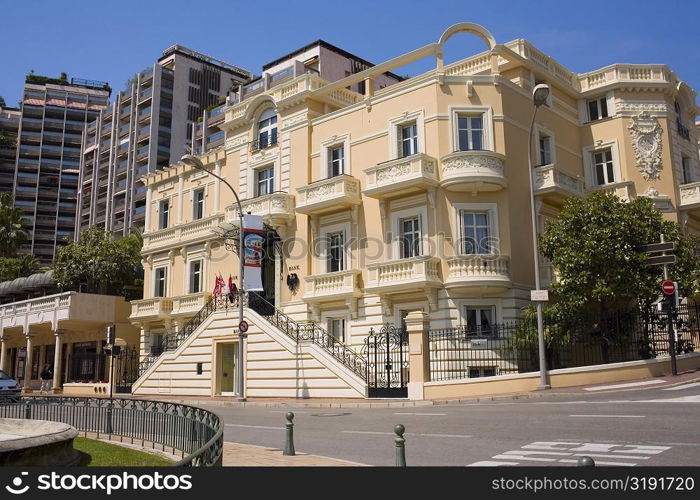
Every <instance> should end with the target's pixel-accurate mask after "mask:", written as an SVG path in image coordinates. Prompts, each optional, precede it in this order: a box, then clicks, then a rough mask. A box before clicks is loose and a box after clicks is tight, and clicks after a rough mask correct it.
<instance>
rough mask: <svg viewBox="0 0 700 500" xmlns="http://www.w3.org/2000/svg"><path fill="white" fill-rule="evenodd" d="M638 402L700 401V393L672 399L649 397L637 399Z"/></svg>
mask: <svg viewBox="0 0 700 500" xmlns="http://www.w3.org/2000/svg"><path fill="white" fill-rule="evenodd" d="M635 402H636V403H700V394H698V395H697V396H683V397H680V398H670V399H649V400H646V401H635Z"/></svg>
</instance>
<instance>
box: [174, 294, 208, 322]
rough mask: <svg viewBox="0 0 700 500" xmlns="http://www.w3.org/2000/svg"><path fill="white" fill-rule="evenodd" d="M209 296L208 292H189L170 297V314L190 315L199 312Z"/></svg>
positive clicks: (175, 315)
mask: <svg viewBox="0 0 700 500" xmlns="http://www.w3.org/2000/svg"><path fill="white" fill-rule="evenodd" d="M210 297H211V293H210V292H199V293H189V294H187V295H180V296H178V297H173V298H172V304H173V306H172V311H171V312H170V314H171V316H173V317H177V316H191V315H194V314H196V313H197V312H199V310H200V309H201V308H202V307H204V306H205V305H206V303H207V301H208V300H209V298H210Z"/></svg>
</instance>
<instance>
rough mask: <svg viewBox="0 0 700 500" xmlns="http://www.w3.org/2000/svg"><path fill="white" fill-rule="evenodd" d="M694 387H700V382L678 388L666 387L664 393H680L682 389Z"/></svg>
mask: <svg viewBox="0 0 700 500" xmlns="http://www.w3.org/2000/svg"><path fill="white" fill-rule="evenodd" d="M693 387H700V382H695V383H694V384H685V385H677V386H676V387H666V388H665V389H662V390H663V391H680V390H682V389H691V388H693Z"/></svg>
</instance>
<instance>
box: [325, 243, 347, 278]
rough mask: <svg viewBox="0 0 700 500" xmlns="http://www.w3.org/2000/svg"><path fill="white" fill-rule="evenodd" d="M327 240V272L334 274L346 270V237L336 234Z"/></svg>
mask: <svg viewBox="0 0 700 500" xmlns="http://www.w3.org/2000/svg"><path fill="white" fill-rule="evenodd" d="M327 238H328V252H327V256H326V259H327V261H326V272H328V273H333V272H336V271H343V270H345V235H344V234H343V233H334V234H329V235H328V236H327Z"/></svg>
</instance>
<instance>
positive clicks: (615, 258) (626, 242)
mask: <svg viewBox="0 0 700 500" xmlns="http://www.w3.org/2000/svg"><path fill="white" fill-rule="evenodd" d="M661 234H664V236H665V239H666V241H676V242H678V249H677V250H676V255H677V256H678V263H677V264H675V265H672V266H669V277H670V278H671V279H673V280H676V281H678V282H679V283H680V285H681V287H682V289H683V290H684V291H685V293H686V295H693V294H695V293H697V292H698V290H700V266H699V265H698V258H697V255H696V253H697V252H698V249H700V240H698V238H697V237H694V236H689V235H685V234H684V232H683V231H682V228H681V226H680V225H679V224H677V223H675V222H671V221H667V220H664V218H663V216H662V214H661V213H660V212H659V211H657V210H656V209H654V206H653V202H652V200H651V199H649V198H647V197H644V196H640V197H638V198H636V199H635V200H633V201H631V202H625V201H623V200H621V199H620V198H618V197H617V196H615V195H613V194H606V193H602V192H598V193H594V194H592V195H591V196H589V197H586V198H580V199H579V198H572V199H569V200H568V201H567V202H566V203H565V204H564V207H563V208H562V211H561V213H560V214H559V218H558V219H557V220H556V221H555V222H550V223H548V224H547V226H546V228H545V231H544V233H543V234H542V235H541V238H540V250H541V252H542V255H544V256H545V257H547V258H548V259H549V260H550V261H551V262H552V264H553V266H554V268H555V269H556V270H557V278H558V279H557V281H556V282H555V283H554V284H553V285H552V289H553V292H554V295H555V297H556V301H557V304H558V307H559V308H560V310H561V311H564V312H569V313H577V314H580V313H582V312H584V311H589V312H596V313H601V314H605V313H606V312H608V311H612V310H616V309H618V308H621V307H626V306H629V305H630V304H632V303H635V302H636V303H637V304H638V305H640V306H648V305H649V304H651V303H652V302H653V301H654V300H655V299H656V298H657V297H658V295H659V291H660V286H661V281H662V277H663V268H662V267H661V266H648V265H646V261H647V258H648V256H647V255H646V254H645V253H642V252H640V251H639V250H638V248H639V246H640V245H644V244H648V243H656V242H658V241H659V239H660V237H661Z"/></svg>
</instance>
